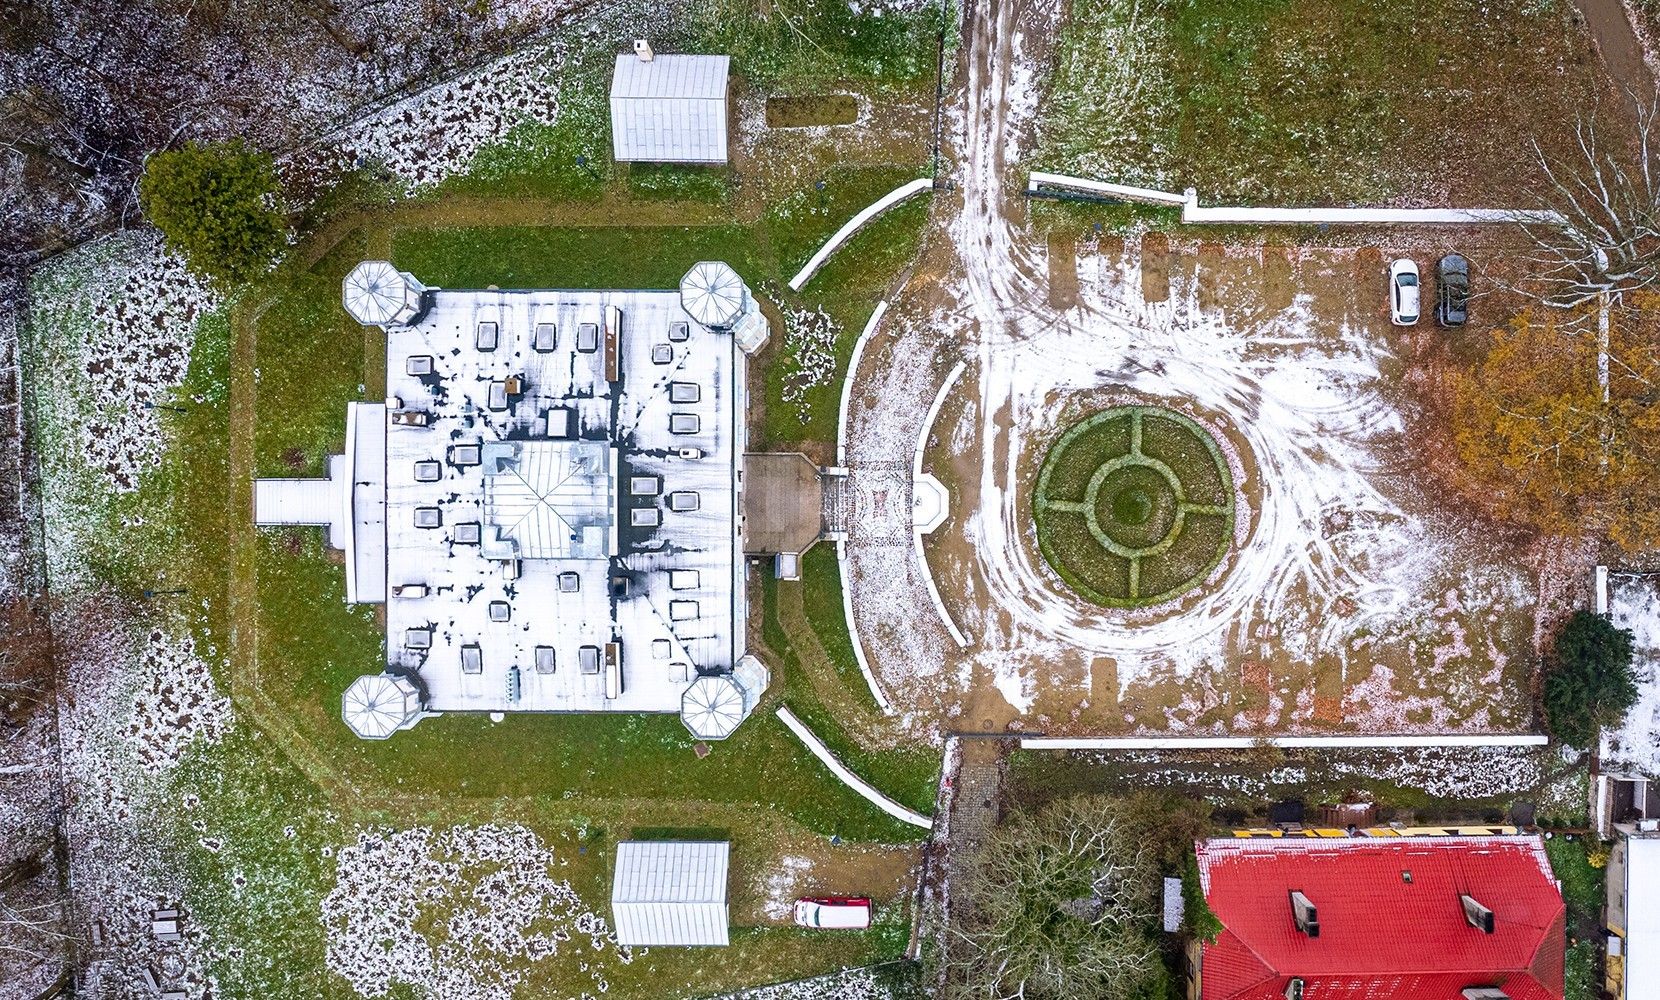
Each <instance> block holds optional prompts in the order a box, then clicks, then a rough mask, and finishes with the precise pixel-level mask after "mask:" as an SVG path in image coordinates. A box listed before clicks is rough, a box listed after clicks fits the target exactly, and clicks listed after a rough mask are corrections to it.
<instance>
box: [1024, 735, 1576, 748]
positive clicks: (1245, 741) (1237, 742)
mask: <svg viewBox="0 0 1660 1000" xmlns="http://www.w3.org/2000/svg"><path fill="white" fill-rule="evenodd" d="M1546 742H1548V741H1547V739H1546V737H1543V736H1536V735H1533V734H1531V733H1521V734H1511V735H1502V734H1501V735H1497V736H1464V735H1459V734H1448V735H1443V736H1419V735H1402V736H1262V737H1252V736H1082V737H1071V736H1028V737H1024V738H1022V739H1021V741H1020V749H1022V750H1246V749H1249V748H1251V747H1255V746H1263V745H1267V746H1275V747H1283V748H1286V749H1293V748H1319V747H1328V748H1329V747H1369V748H1377V749H1383V750H1393V749H1399V748H1402V747H1539V746H1544V745H1545V743H1546Z"/></svg>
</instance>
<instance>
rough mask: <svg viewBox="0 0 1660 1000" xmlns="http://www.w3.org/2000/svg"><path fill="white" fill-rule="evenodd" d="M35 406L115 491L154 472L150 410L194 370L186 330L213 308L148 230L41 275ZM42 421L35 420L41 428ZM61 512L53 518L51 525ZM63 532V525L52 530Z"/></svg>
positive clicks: (34, 315)
mask: <svg viewBox="0 0 1660 1000" xmlns="http://www.w3.org/2000/svg"><path fill="white" fill-rule="evenodd" d="M30 305H31V316H30V318H29V320H28V323H29V324H30V325H31V326H32V327H33V328H34V330H35V331H36V332H35V334H34V336H33V338H32V339H33V340H34V342H35V344H36V350H37V357H36V358H35V363H36V364H37V366H40V367H41V368H42V369H43V370H41V371H40V375H41V376H42V377H40V378H37V379H36V380H35V384H34V387H33V389H34V394H35V399H36V404H37V406H38V408H39V410H40V411H43V413H42V414H41V416H44V417H45V418H46V419H47V420H48V421H49V422H50V423H51V425H52V428H53V429H54V430H58V431H61V432H63V433H65V434H71V433H73V434H75V435H76V436H75V438H74V439H73V441H72V443H71V442H65V443H66V444H70V446H72V447H75V448H78V449H80V450H81V451H82V454H83V457H84V462H85V464H86V465H87V466H88V467H89V468H91V469H95V470H97V471H99V472H101V473H102V474H103V475H104V477H105V478H106V479H107V480H108V482H109V484H110V485H111V486H112V487H113V488H115V489H117V490H121V491H129V490H132V489H135V488H136V487H137V485H138V480H139V477H140V476H142V475H143V473H144V472H146V471H148V470H152V469H154V468H156V467H157V466H158V465H159V464H160V460H161V451H162V447H163V442H164V438H163V436H162V433H161V426H160V421H159V419H158V413H157V411H156V410H154V409H153V408H148V407H153V406H154V405H155V404H157V403H160V404H162V405H167V404H168V403H169V401H170V399H169V397H170V395H171V392H172V390H173V389H174V388H175V387H177V386H178V385H179V384H180V383H181V382H183V381H184V377H185V372H186V369H187V368H188V366H189V364H190V348H191V341H192V330H193V329H194V327H195V324H196V321H197V320H198V319H200V318H201V317H202V316H203V315H204V314H206V313H209V312H211V311H213V310H214V309H216V308H218V306H219V303H218V301H217V299H216V297H215V295H214V294H213V292H212V290H211V289H210V288H208V286H207V285H205V284H204V283H203V282H202V281H201V280H200V279H198V278H196V277H195V276H194V275H192V274H191V273H190V272H189V271H187V270H185V267H184V262H183V261H182V260H180V259H179V258H178V257H176V256H174V255H172V254H170V253H168V252H167V251H166V250H165V249H164V248H163V246H162V243H161V237H160V235H159V234H157V233H156V232H155V231H154V230H140V231H136V232H131V233H124V234H121V235H117V236H108V237H103V238H100V239H97V240H94V241H92V242H91V243H88V244H86V245H85V246H83V247H81V248H79V249H77V250H75V251H73V252H71V253H70V254H68V255H67V256H65V257H64V258H61V259H59V260H58V261H55V262H54V263H53V264H52V265H51V266H49V267H48V268H46V269H44V270H43V271H42V272H40V273H39V274H38V275H37V276H36V278H35V280H34V281H33V282H32V284H31V288H30ZM39 419H40V417H37V422H38V421H39ZM65 513H67V512H65V511H62V510H49V511H48V519H50V520H54V521H55V522H56V521H57V518H55V517H54V516H53V515H62V514H65ZM58 523H61V522H58Z"/></svg>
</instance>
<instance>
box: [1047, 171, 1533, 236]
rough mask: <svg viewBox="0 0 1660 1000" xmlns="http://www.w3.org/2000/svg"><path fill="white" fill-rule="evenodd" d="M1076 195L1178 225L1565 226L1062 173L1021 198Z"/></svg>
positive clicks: (1471, 211)
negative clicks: (1221, 201)
mask: <svg viewBox="0 0 1660 1000" xmlns="http://www.w3.org/2000/svg"><path fill="white" fill-rule="evenodd" d="M1054 191H1080V192H1083V193H1086V194H1095V195H1104V196H1106V197H1108V198H1116V199H1120V200H1122V201H1134V202H1140V203H1141V204H1144V205H1165V206H1169V207H1179V208H1181V210H1182V221H1183V222H1186V223H1207V224H1210V225H1293V226H1296V225H1302V226H1317V225H1337V226H1342V225H1356V224H1362V225H1380V224H1381V225H1439V226H1482V225H1519V226H1526V225H1544V226H1560V225H1563V224H1564V223H1565V220H1564V219H1563V218H1562V216H1561V214H1560V213H1557V212H1552V211H1538V210H1530V209H1518V208H1277V207H1269V208H1257V207H1246V206H1212V207H1209V208H1205V207H1201V206H1200V204H1199V192H1198V191H1197V190H1195V189H1194V188H1188V189H1187V191H1186V192H1185V193H1183V194H1172V193H1171V192H1169V191H1155V190H1153V189H1152V188H1140V187H1132V186H1130V185H1128V184H1112V183H1108V182H1107V181H1094V180H1089V179H1088V178H1084V177H1071V176H1068V175H1066V174H1052V173H1046V172H1044V171H1041V170H1034V171H1032V173H1031V175H1030V176H1029V178H1028V179H1027V181H1026V193H1027V194H1029V195H1032V194H1038V195H1041V194H1044V193H1052V192H1054Z"/></svg>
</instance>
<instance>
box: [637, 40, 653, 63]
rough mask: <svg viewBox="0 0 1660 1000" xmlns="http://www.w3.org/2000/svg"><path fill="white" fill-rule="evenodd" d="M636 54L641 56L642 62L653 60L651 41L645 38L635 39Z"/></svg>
mask: <svg viewBox="0 0 1660 1000" xmlns="http://www.w3.org/2000/svg"><path fill="white" fill-rule="evenodd" d="M634 54H635V55H637V56H639V57H640V61H641V62H651V60H652V51H651V43H650V42H648V41H646V40H645V39H644V38H636V39H634Z"/></svg>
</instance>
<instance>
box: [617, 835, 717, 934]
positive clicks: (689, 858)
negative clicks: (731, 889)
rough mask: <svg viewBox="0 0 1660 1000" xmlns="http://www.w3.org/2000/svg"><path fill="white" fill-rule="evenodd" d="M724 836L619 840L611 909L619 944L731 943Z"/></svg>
mask: <svg viewBox="0 0 1660 1000" xmlns="http://www.w3.org/2000/svg"><path fill="white" fill-rule="evenodd" d="M731 848H732V845H731V844H730V843H728V842H726V841H724V840H721V841H687V840H658V841H644V840H625V841H622V842H620V843H619V844H617V871H616V874H615V875H614V876H613V877H612V880H611V914H612V919H613V920H614V922H615V923H616V927H617V943H618V944H623V945H629V946H631V947H641V946H647V947H649V946H665V945H667V946H675V945H723V946H724V945H725V944H727V905H726V875H727V871H728V868H729V866H730V860H731Z"/></svg>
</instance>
